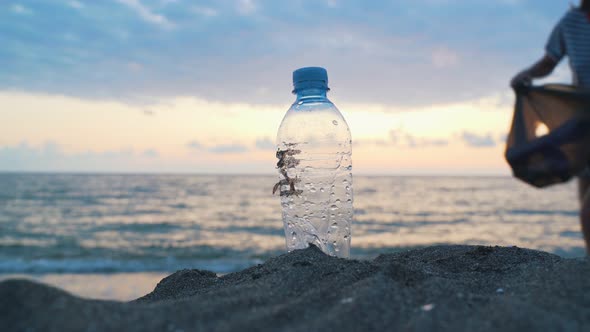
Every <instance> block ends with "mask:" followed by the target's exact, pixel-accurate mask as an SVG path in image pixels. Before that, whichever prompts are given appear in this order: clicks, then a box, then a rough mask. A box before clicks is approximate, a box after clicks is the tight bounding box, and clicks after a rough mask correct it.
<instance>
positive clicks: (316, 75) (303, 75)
mask: <svg viewBox="0 0 590 332" xmlns="http://www.w3.org/2000/svg"><path fill="white" fill-rule="evenodd" d="M293 87H294V88H295V89H294V90H293V92H297V90H301V89H309V88H320V89H326V90H329V88H328V72H327V71H326V69H324V68H322V67H304V68H299V69H297V70H295V71H294V72H293Z"/></svg>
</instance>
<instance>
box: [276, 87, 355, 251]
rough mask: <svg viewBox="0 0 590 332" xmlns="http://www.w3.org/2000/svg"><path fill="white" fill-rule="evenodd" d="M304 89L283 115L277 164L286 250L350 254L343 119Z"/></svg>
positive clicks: (347, 144)
mask: <svg viewBox="0 0 590 332" xmlns="http://www.w3.org/2000/svg"><path fill="white" fill-rule="evenodd" d="M326 92H327V89H317V88H314V89H305V90H302V91H298V92H297V100H296V101H295V103H293V105H292V106H291V108H290V109H289V110H288V111H287V114H286V115H285V117H284V118H283V121H282V123H281V125H280V128H279V131H278V135H277V147H278V150H277V151H278V152H277V158H279V162H278V163H277V168H278V170H279V183H278V184H277V185H278V186H279V188H280V194H281V205H282V211H283V224H284V228H285V238H286V244H287V250H288V251H291V250H294V249H303V248H306V247H308V245H309V243H311V244H314V245H316V246H317V247H319V248H321V249H322V251H324V252H325V253H327V254H329V255H332V256H338V257H344V258H348V257H349V256H350V241H351V224H352V219H353V191H352V160H351V154H352V146H351V143H352V141H351V135H350V129H349V127H348V124H347V123H346V121H345V120H344V118H343V117H342V114H340V111H338V109H337V108H336V106H334V104H332V102H330V100H328V99H327V97H326Z"/></svg>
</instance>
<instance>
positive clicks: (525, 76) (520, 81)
mask: <svg viewBox="0 0 590 332" xmlns="http://www.w3.org/2000/svg"><path fill="white" fill-rule="evenodd" d="M532 81H533V78H532V76H531V73H530V72H529V70H523V71H521V72H520V73H518V74H516V76H514V77H513V78H512V80H511V81H510V86H511V87H512V88H513V89H518V88H521V87H525V86H530V85H531V84H532Z"/></svg>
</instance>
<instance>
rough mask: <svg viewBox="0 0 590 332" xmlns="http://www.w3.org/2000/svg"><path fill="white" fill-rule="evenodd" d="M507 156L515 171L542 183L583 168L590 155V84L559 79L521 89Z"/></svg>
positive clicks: (527, 179) (528, 180) (538, 184)
mask: <svg viewBox="0 0 590 332" xmlns="http://www.w3.org/2000/svg"><path fill="white" fill-rule="evenodd" d="M540 128H544V131H545V132H544V133H540V132H539V129H540ZM505 157H506V160H507V161H508V163H509V164H510V167H512V172H513V175H514V176H515V177H517V178H519V179H520V180H522V181H524V182H526V183H528V184H531V185H533V186H535V187H539V188H541V187H546V186H549V185H552V184H556V183H562V182H566V181H568V180H570V179H571V178H572V177H573V176H575V175H576V174H578V173H580V172H581V171H582V170H584V168H585V167H586V166H587V165H588V161H589V160H590V90H581V89H577V88H575V87H573V86H569V85H560V84H551V85H544V86H533V87H524V88H519V89H517V91H516V106H515V109H514V117H513V119H512V126H511V129H510V134H509V135H508V141H507V143H506V153H505Z"/></svg>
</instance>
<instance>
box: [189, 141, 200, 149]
mask: <svg viewBox="0 0 590 332" xmlns="http://www.w3.org/2000/svg"><path fill="white" fill-rule="evenodd" d="M186 146H187V147H189V148H191V149H194V150H200V149H202V148H203V145H201V143H199V142H198V141H190V142H188V143H187V144H186Z"/></svg>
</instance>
